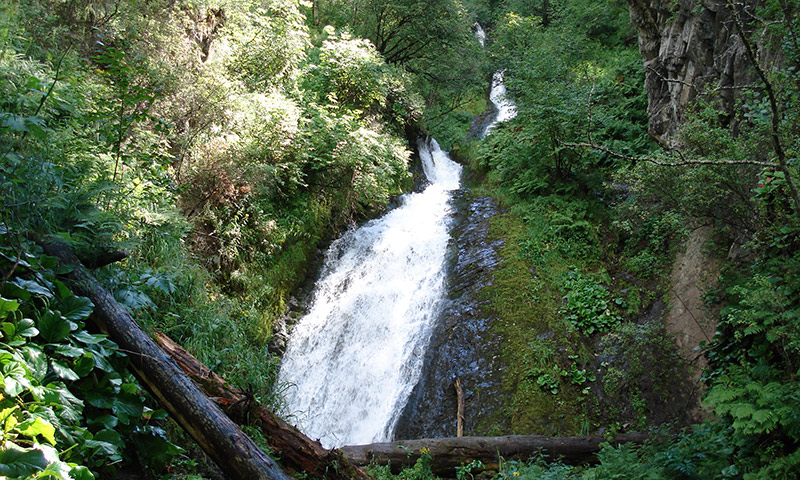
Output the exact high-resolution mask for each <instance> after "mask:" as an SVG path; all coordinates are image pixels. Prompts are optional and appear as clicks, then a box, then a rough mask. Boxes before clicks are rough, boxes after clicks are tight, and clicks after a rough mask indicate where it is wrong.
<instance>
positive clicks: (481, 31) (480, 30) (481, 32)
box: [475, 22, 486, 47]
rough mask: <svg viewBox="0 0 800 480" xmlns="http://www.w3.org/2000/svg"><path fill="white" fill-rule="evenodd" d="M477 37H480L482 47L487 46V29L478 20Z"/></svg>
mask: <svg viewBox="0 0 800 480" xmlns="http://www.w3.org/2000/svg"><path fill="white" fill-rule="evenodd" d="M475 38H477V39H478V43H480V44H481V47H485V46H486V30H484V29H483V27H481V24H480V23H478V22H475Z"/></svg>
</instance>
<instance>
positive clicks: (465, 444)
mask: <svg viewBox="0 0 800 480" xmlns="http://www.w3.org/2000/svg"><path fill="white" fill-rule="evenodd" d="M647 438H648V436H647V435H646V434H643V433H628V434H622V435H618V436H617V437H616V438H615V439H614V440H613V441H611V442H609V443H611V444H621V443H629V442H634V443H642V442H644V441H645V440H646V439H647ZM607 441H608V440H607V439H605V438H603V437H598V436H592V437H546V436H540V435H512V436H505V437H455V438H428V439H421V440H402V441H397V442H389V443H373V444H370V445H356V446H348V447H342V448H341V451H342V453H344V455H345V456H346V457H347V458H349V459H350V460H351V461H352V462H354V463H357V464H359V465H368V464H370V463H372V462H374V463H377V464H387V463H389V464H390V465H391V467H392V470H393V471H399V470H400V469H401V468H402V467H406V466H411V465H414V463H415V462H416V461H417V459H418V458H419V457H420V456H421V455H422V453H421V452H422V451H423V449H425V450H424V451H425V453H426V454H428V455H430V456H431V457H432V459H431V469H432V470H433V473H435V474H437V475H452V474H453V471H454V470H455V468H456V467H459V466H462V465H466V464H468V463H470V462H471V461H473V460H479V461H481V462H483V464H484V465H485V467H484V468H483V469H487V470H497V469H498V467H499V463H500V461H501V459H502V460H503V461H505V460H527V459H528V458H530V457H532V456H533V455H536V454H537V453H539V452H541V453H543V454H545V455H547V456H549V457H550V458H552V459H554V460H556V459H560V460H561V461H563V462H564V463H569V464H578V463H583V462H587V461H590V460H593V459H594V457H595V454H596V453H597V452H598V451H600V445H601V444H602V443H604V442H607ZM483 469H481V470H483ZM477 470H478V469H475V470H473V473H474V472H476V471H477Z"/></svg>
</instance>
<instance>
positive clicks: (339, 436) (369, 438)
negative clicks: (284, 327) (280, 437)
mask: <svg viewBox="0 0 800 480" xmlns="http://www.w3.org/2000/svg"><path fill="white" fill-rule="evenodd" d="M419 150H420V157H421V160H422V164H423V169H424V171H425V175H426V177H427V178H428V180H429V181H430V185H428V186H427V188H425V190H424V191H422V192H419V193H412V194H408V195H405V196H404V197H403V198H402V201H401V205H400V206H399V207H397V208H395V209H394V210H391V211H389V212H388V213H387V214H386V215H384V216H383V217H381V218H379V219H377V220H373V221H370V222H368V223H366V224H364V225H363V226H361V227H360V228H358V229H355V230H352V231H350V232H347V233H346V234H344V235H343V236H342V237H340V238H339V239H337V240H336V241H334V242H333V244H332V245H331V246H330V248H329V249H328V251H327V252H326V255H325V261H324V265H323V269H322V272H321V275H320V278H319V280H318V281H317V283H316V285H315V289H314V293H313V299H312V302H311V305H310V308H309V311H308V313H307V314H306V315H305V316H304V317H303V318H301V319H300V320H299V322H298V323H297V324H296V325H295V327H294V328H293V330H292V332H291V335H290V338H289V342H288V345H287V349H286V353H285V355H284V357H283V361H282V364H281V369H280V373H279V375H278V384H279V385H284V388H285V394H284V395H285V400H286V403H287V412H286V413H288V415H287V417H288V418H289V420H290V421H293V422H295V423H297V425H298V427H299V428H300V429H301V430H302V431H303V432H304V433H305V434H306V435H308V436H309V437H311V438H315V439H320V441H321V442H322V444H323V445H324V446H325V447H327V448H331V447H337V446H342V445H348V444H364V443H371V442H378V441H386V440H390V439H391V435H392V432H393V431H394V426H395V423H396V422H397V418H398V416H399V414H400V412H401V411H402V409H403V407H404V406H405V404H406V402H407V401H408V396H409V394H410V393H411V390H412V388H413V387H414V385H415V384H416V383H417V381H418V379H419V376H420V369H421V366H422V361H423V357H424V351H425V349H426V348H427V346H428V340H429V338H430V334H431V330H432V328H433V323H434V320H435V318H436V314H437V312H438V311H439V309H440V307H441V302H442V299H443V296H444V283H445V273H444V260H445V253H446V247H447V242H448V240H449V232H448V224H449V222H450V211H451V207H450V205H449V203H450V202H449V201H450V196H451V191H452V190H456V189H458V188H459V184H460V175H461V166H460V165H458V164H456V163H455V162H453V161H452V160H451V159H450V158H449V156H448V154H447V152H445V151H443V150H442V149H441V148H440V147H439V145H438V144H437V143H436V141H435V140H430V141H420V143H419Z"/></svg>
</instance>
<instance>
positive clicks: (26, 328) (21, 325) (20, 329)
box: [17, 318, 39, 338]
mask: <svg viewBox="0 0 800 480" xmlns="http://www.w3.org/2000/svg"><path fill="white" fill-rule="evenodd" d="M17 335H20V336H22V337H28V338H30V337H35V336H36V335H39V330H37V329H36V324H35V323H34V322H33V320H31V319H30V318H23V319H22V320H20V321H19V322H17Z"/></svg>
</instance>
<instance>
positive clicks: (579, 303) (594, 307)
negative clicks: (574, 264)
mask: <svg viewBox="0 0 800 480" xmlns="http://www.w3.org/2000/svg"><path fill="white" fill-rule="evenodd" d="M564 290H566V292H567V293H566V294H565V295H564V309H563V310H562V313H564V314H565V315H567V319H569V321H570V322H572V325H573V326H574V327H575V328H577V329H578V330H579V331H580V332H581V333H584V334H586V335H594V334H595V333H602V332H606V331H608V330H611V329H612V328H614V326H615V325H616V324H617V323H619V321H620V317H619V315H618V314H617V313H616V312H615V311H612V309H614V310H616V307H614V306H613V305H612V303H611V293H610V292H609V291H608V290H607V289H606V288H605V287H604V286H603V285H602V284H601V283H600V282H598V281H596V280H593V279H592V278H591V277H588V276H586V275H583V274H581V273H580V272H577V271H574V270H573V271H571V272H568V273H567V275H566V279H565V280H564Z"/></svg>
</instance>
